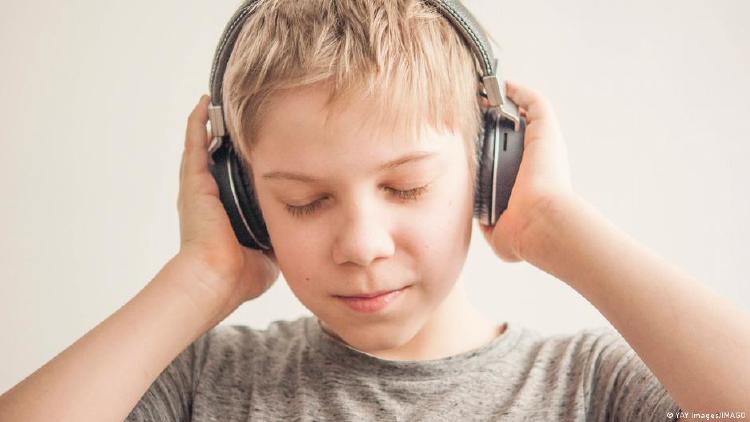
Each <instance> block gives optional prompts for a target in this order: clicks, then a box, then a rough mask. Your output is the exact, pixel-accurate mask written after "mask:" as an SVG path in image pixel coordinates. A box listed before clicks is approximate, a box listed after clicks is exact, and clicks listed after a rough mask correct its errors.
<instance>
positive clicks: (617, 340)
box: [586, 328, 680, 422]
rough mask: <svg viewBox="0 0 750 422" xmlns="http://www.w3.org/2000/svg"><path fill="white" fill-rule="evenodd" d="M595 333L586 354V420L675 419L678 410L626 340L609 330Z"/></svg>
mask: <svg viewBox="0 0 750 422" xmlns="http://www.w3.org/2000/svg"><path fill="white" fill-rule="evenodd" d="M597 334H598V335H597V336H596V337H595V341H594V342H593V345H592V347H591V354H590V355H589V364H588V369H589V371H590V376H589V377H588V378H589V386H588V387H589V388H588V417H587V418H586V419H587V420H593V421H644V422H646V421H660V422H663V421H670V420H677V414H678V413H679V411H680V407H679V406H678V405H677V403H676V402H675V401H674V400H673V399H672V397H671V396H670V395H669V393H668V392H667V390H666V389H665V388H664V386H662V384H661V383H660V382H659V380H658V379H657V378H656V376H655V375H654V374H653V373H652V372H651V370H649V368H648V367H647V366H646V365H645V364H644V363H643V361H642V360H641V359H640V357H639V356H638V354H636V353H635V351H634V350H633V349H632V348H631V347H630V345H629V344H628V343H627V342H626V341H625V339H624V338H623V337H622V336H621V335H620V334H619V333H618V332H617V331H615V330H613V329H611V328H602V329H600V330H598V331H597ZM670 414H671V417H670Z"/></svg>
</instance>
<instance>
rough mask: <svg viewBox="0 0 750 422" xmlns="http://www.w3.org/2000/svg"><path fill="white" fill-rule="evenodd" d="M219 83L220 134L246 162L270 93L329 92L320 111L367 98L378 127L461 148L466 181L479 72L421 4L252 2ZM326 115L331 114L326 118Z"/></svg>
mask: <svg viewBox="0 0 750 422" xmlns="http://www.w3.org/2000/svg"><path fill="white" fill-rule="evenodd" d="M253 7H254V10H253V11H252V13H250V14H249V16H248V17H247V19H246V21H245V23H244V24H243V27H242V29H241V31H240V33H239V35H238V37H237V41H236V44H235V46H234V48H233V51H232V54H231V57H230V58H229V61H228V63H227V68H226V72H225V74H224V80H223V94H222V103H223V105H224V115H225V121H226V126H227V130H228V131H229V134H230V136H231V137H232V139H234V140H235V142H234V143H235V148H236V149H237V150H238V154H239V155H240V156H241V157H242V158H243V159H244V160H246V161H248V162H249V159H250V157H251V153H252V146H253V143H254V139H255V135H256V134H257V132H258V128H259V125H260V122H261V120H262V118H263V114H264V112H265V111H266V108H267V107H264V106H266V105H267V104H268V103H269V100H270V99H271V98H272V94H273V93H274V92H277V91H280V90H286V89H292V88H297V87H302V86H306V85H310V84H314V83H318V82H324V83H329V84H330V87H331V89H330V96H329V98H328V102H327V103H326V106H329V107H333V109H334V110H335V107H336V105H338V106H340V107H345V106H346V104H347V102H349V101H351V100H352V99H355V98H356V99H361V98H366V100H367V101H368V102H369V103H371V104H374V105H375V110H378V112H376V113H375V114H373V115H371V116H368V117H371V118H375V119H378V121H377V124H378V125H380V127H385V126H388V127H390V128H391V129H393V130H395V131H399V132H398V133H399V134H401V137H399V139H406V140H409V139H412V140H413V139H415V137H416V136H419V133H420V132H419V131H420V130H421V128H422V127H423V125H424V124H425V123H429V124H431V125H432V126H433V127H435V128H437V129H439V130H445V129H448V130H451V131H454V132H457V133H458V134H460V135H461V137H462V138H463V140H464V142H465V145H466V150H467V154H468V160H469V168H470V170H471V171H472V174H474V173H475V171H476V159H475V145H474V143H475V142H474V141H475V139H476V136H477V133H478V130H479V125H480V124H481V121H480V120H481V114H480V113H481V111H480V106H479V99H480V97H478V94H479V92H480V91H481V89H480V82H479V81H480V79H479V69H480V67H479V66H480V65H479V63H478V61H477V59H476V58H475V57H474V55H473V54H472V52H471V50H470V48H469V46H468V45H467V44H466V42H465V41H464V39H463V38H462V37H461V35H460V34H459V33H458V32H457V30H456V29H455V28H454V27H453V25H452V24H451V23H450V22H449V21H447V20H446V18H445V17H443V15H442V14H441V13H440V11H438V10H436V9H435V8H434V7H433V6H430V5H429V4H425V3H424V2H423V1H422V0H376V1H374V0H304V1H300V0H259V1H258V2H257V3H256V4H255V5H254V6H253ZM329 112H330V109H329Z"/></svg>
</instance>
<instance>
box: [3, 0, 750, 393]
mask: <svg viewBox="0 0 750 422" xmlns="http://www.w3.org/2000/svg"><path fill="white" fill-rule="evenodd" d="M238 4H239V3H238V2H237V1H226V0H222V1H187V0H181V1H159V2H152V1H143V0H141V1H129V2H120V1H111V0H110V1H73V0H68V1H65V2H58V1H43V2H39V1H36V2H23V1H7V0H6V1H3V5H2V11H3V13H2V14H1V15H0V57H2V66H0V98H2V101H1V102H0V116H2V117H0V119H1V120H0V122H1V123H2V124H1V125H0V139H1V140H2V152H1V153H0V193H1V194H2V196H1V198H2V199H1V200H0V201H1V202H0V203H1V204H2V205H1V206H0V222H1V223H0V224H2V225H1V226H0V227H1V231H0V257H1V259H2V265H0V321H1V322H2V324H3V335H2V344H1V345H0V392H1V391H5V390H6V389H8V388H10V387H11V386H12V385H14V384H16V383H17V382H19V381H20V380H21V379H23V378H24V377H25V376H27V375H29V374H30V373H31V372H33V371H34V370H35V369H37V368H38V367H39V366H41V365H42V364H44V363H45V362H47V361H48V360H50V359H51V358H53V357H54V356H55V355H56V354H57V353H59V352H60V351H62V350H63V349H64V348H65V347H67V346H68V345H70V344H71V343H72V342H73V341H75V340H76V339H77V338H79V337H80V336H82V335H83V334H85V333H86V332H87V331H88V330H89V329H91V328H93V327H94V326H95V325H96V324H97V323H99V322H100V321H102V320H103V319H105V318H107V317H108V316H109V315H110V314H111V313H113V312H114V311H116V310H117V309H118V308H119V307H120V306H122V305H123V304H124V303H125V302H126V301H127V300H129V299H130V298H131V297H133V296H134V295H135V294H136V293H137V292H138V291H139V290H140V289H141V288H143V287H144V285H146V284H147V283H148V282H149V280H150V279H151V278H152V277H153V276H154V275H155V274H156V273H157V272H158V271H159V269H160V268H161V267H162V265H163V264H164V263H165V262H166V261H167V260H168V259H169V258H170V257H171V256H172V255H173V254H174V253H175V252H176V251H177V249H178V245H179V232H178V219H177V210H176V198H177V191H178V169H179V161H180V155H181V152H182V145H183V140H184V131H185V122H186V118H187V115H188V113H189V112H190V110H191V109H192V107H193V105H194V104H195V102H196V101H197V99H198V97H199V96H200V95H201V94H204V93H208V79H209V71H210V65H211V60H212V58H213V53H214V49H215V47H216V44H217V42H218V39H219V36H220V35H221V32H222V30H223V29H224V25H225V24H226V22H227V20H228V19H229V17H230V16H231V15H232V13H233V12H234V10H235V8H236V6H237V5H238ZM467 6H468V7H469V8H470V9H471V10H472V11H473V12H474V13H475V14H476V15H477V16H478V17H479V18H480V21H481V22H482V23H483V24H484V25H485V26H486V27H487V28H489V30H490V32H491V33H492V35H493V36H494V38H495V39H496V40H498V42H499V43H500V50H499V51H496V53H498V55H500V58H501V63H502V64H501V71H502V72H504V75H505V76H506V77H509V78H510V79H514V80H517V81H519V82H521V83H524V84H527V85H529V86H531V87H533V88H536V89H537V90H539V91H541V92H542V93H543V94H545V95H546V96H547V97H549V98H550V99H551V101H552V103H553V105H554V106H555V109H556V110H557V113H558V115H559V118H560V122H561V125H562V129H563V133H564V135H565V138H566V141H567V144H568V149H569V153H570V164H571V167H572V169H571V171H572V177H573V183H574V186H575V188H576V189H577V190H578V191H579V192H580V193H581V194H582V195H583V196H584V197H585V198H587V199H588V200H589V201H590V202H591V203H593V204H594V205H595V206H596V207H597V208H598V209H600V210H601V211H602V212H603V213H604V214H605V216H606V217H607V218H609V219H610V220H611V221H612V222H614V223H615V224H616V225H618V226H619V227H621V228H622V229H624V230H625V231H626V232H628V233H629V234H630V235H632V236H633V237H635V238H636V239H638V240H639V241H640V242H641V243H642V244H643V245H645V246H647V247H648V248H651V249H652V250H654V251H656V252H657V253H659V254H660V255H662V256H664V257H665V258H667V259H668V260H670V261H672V262H674V263H676V264H678V265H679V266H680V267H682V268H684V269H685V270H687V271H688V272H689V273H691V274H693V275H695V276H696V277H698V278H699V279H701V280H702V281H703V282H704V283H706V284H708V285H710V287H711V288H712V289H714V290H715V291H717V292H719V293H720V294H722V295H724V296H727V297H729V298H730V299H731V300H733V301H734V302H735V303H737V304H738V305H739V306H741V307H742V308H744V309H750V288H749V287H748V284H747V279H748V277H747V275H746V274H745V272H744V270H743V268H744V267H743V265H746V263H747V262H748V261H750V248H749V247H748V246H747V245H746V241H747V240H748V239H750V236H749V235H750V225H749V224H748V222H747V218H748V216H750V195H749V194H748V192H750V191H749V190H748V187H747V181H748V180H750V166H748V163H747V161H748V156H750V146H748V141H749V140H748V135H747V132H748V130H750V123H749V122H748V120H749V119H748V116H749V115H750V102H748V98H750V31H749V30H748V25H747V22H746V21H747V16H750V4H749V3H747V2H743V1H741V0H736V1H716V2H705V1H686V0H682V1H676V0H670V1H660V2H651V1H645V0H638V1H627V2H626V1H609V2H599V1H594V0H570V1H566V2H552V1H550V2H541V1H519V2H507V1H505V2H496V1H490V0H482V1H480V0H475V1H467ZM463 276H464V277H465V278H466V280H467V287H468V289H469V293H470V295H471V297H472V299H473V300H474V301H475V303H476V304H477V306H478V307H479V308H480V309H481V310H482V311H483V312H484V313H485V315H486V316H488V317H490V318H492V319H493V320H495V321H498V323H499V322H502V321H516V322H518V323H522V324H524V325H528V326H531V327H533V328H536V329H538V330H540V331H542V332H544V333H558V332H563V333H568V332H573V331H577V330H580V329H582V328H584V327H589V326H596V325H607V324H608V322H607V321H606V320H605V319H604V318H603V317H602V316H601V315H600V314H599V312H598V311H597V310H596V309H595V308H594V307H593V306H592V305H590V304H589V303H588V302H587V301H586V300H585V299H584V298H583V297H582V296H580V295H579V294H578V293H576V292H575V291H574V290H573V289H571V288H570V287H568V286H567V285H566V284H565V283H563V282H562V281H560V280H557V279H555V278H554V277H552V276H550V275H548V274H546V273H544V272H542V271H540V270H538V269H536V268H534V267H533V266H531V265H529V264H526V263H520V264H507V263H503V262H501V261H500V260H499V259H498V258H496V257H495V255H494V254H493V253H492V251H491V250H490V248H489V246H488V245H487V244H486V243H485V242H484V239H483V238H482V236H481V234H480V233H479V232H478V231H475V232H474V238H473V242H472V245H471V250H470V252H469V258H468V261H467V263H466V267H465V272H464V275H463ZM679 300H680V297H679V296H676V297H665V298H664V301H679ZM685 312H690V310H689V309H685ZM306 314H309V312H308V311H307V310H306V309H305V308H304V307H303V306H302V305H301V304H300V303H299V302H298V301H297V300H296V298H295V297H294V296H293V294H292V293H291V291H290V290H289V289H288V287H287V285H286V283H285V282H284V281H283V279H279V280H278V281H277V282H276V284H275V285H274V287H273V288H272V289H271V290H270V291H269V292H267V293H266V294H265V295H264V296H262V297H260V298H258V299H256V300H254V301H252V302H249V303H246V304H244V305H243V306H241V307H240V308H239V309H238V310H237V311H236V312H235V313H234V314H232V315H231V316H230V317H229V318H228V319H227V320H225V321H224V323H225V324H226V323H232V324H249V325H251V326H253V327H256V328H264V327H265V326H266V325H267V324H268V323H269V322H270V321H273V320H276V319H291V318H296V317H298V316H301V315H306Z"/></svg>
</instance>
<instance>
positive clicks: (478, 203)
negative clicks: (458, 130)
mask: <svg viewBox="0 0 750 422" xmlns="http://www.w3.org/2000/svg"><path fill="white" fill-rule="evenodd" d="M495 122H496V119H495V118H494V117H492V113H490V112H488V111H484V112H483V113H482V122H481V124H480V126H479V134H478V135H477V139H476V144H475V149H476V156H477V161H476V162H477V169H476V175H475V180H474V216H475V217H477V218H478V219H479V222H480V223H482V224H484V225H490V223H489V219H488V216H489V212H490V206H491V197H490V196H491V194H492V169H493V168H494V163H493V160H492V158H493V146H494V142H493V137H494V136H495Z"/></svg>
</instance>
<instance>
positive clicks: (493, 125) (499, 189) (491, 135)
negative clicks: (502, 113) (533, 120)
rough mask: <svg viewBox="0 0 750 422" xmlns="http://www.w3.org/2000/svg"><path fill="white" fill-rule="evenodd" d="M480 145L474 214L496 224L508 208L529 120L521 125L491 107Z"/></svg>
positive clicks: (483, 126) (481, 133)
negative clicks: (502, 118)
mask: <svg viewBox="0 0 750 422" xmlns="http://www.w3.org/2000/svg"><path fill="white" fill-rule="evenodd" d="M482 120H483V122H482V129H481V130H480V133H479V137H478V143H479V145H477V151H478V154H479V155H478V156H477V163H478V168H477V180H476V185H475V191H474V215H475V216H476V217H477V218H479V221H480V222H481V223H482V224H484V225H487V226H494V225H495V223H496V222H497V220H498V219H499V218H500V214H502V213H503V211H505V210H506V209H507V208H508V202H509V201H510V194H511V192H512V190H513V185H514V184H515V182H516V176H517V175H518V170H519V168H520V166H521V158H522V157H523V144H524V134H525V132H526V122H525V120H524V119H523V118H522V119H520V125H519V129H518V130H515V128H514V127H513V123H512V122H510V121H504V120H500V119H498V118H497V116H496V115H495V114H494V113H492V112H489V111H485V112H484V114H483V119H482Z"/></svg>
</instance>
